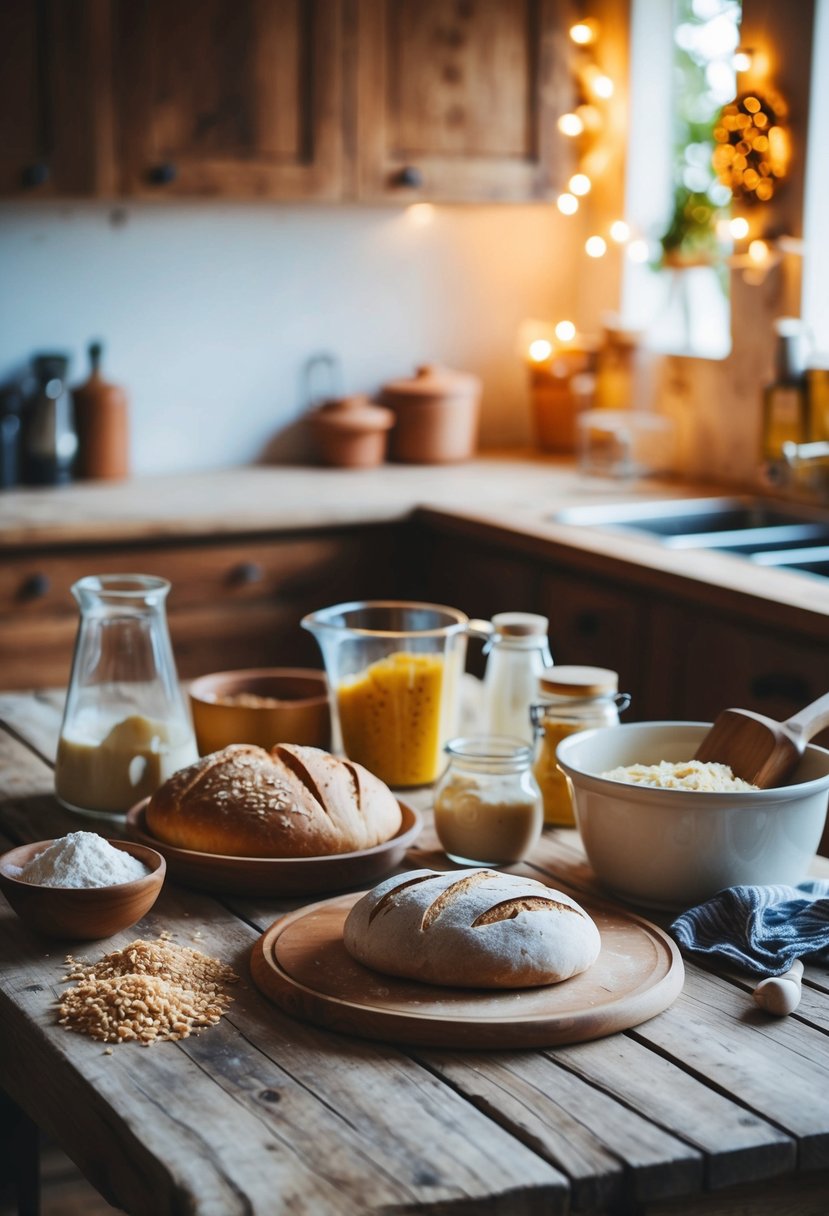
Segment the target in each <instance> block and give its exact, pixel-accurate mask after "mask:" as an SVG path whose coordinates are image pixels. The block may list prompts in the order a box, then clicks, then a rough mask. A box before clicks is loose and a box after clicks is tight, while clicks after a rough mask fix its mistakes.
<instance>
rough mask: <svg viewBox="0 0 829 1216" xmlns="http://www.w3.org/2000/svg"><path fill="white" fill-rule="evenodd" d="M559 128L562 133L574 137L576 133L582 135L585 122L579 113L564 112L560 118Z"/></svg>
mask: <svg viewBox="0 0 829 1216" xmlns="http://www.w3.org/2000/svg"><path fill="white" fill-rule="evenodd" d="M558 129H559V131H561V133H562V135H569V136H570V138H571V139H572V138H574V137H575V136H576V135H581V133H582V131H583V130H584V123H583V122H582V120H581V119H580V118H579V116H578V114H562V116H561V118H560V119H559V120H558Z"/></svg>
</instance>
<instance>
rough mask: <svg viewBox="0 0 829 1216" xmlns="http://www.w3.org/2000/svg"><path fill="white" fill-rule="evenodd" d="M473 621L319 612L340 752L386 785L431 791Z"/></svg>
mask: <svg viewBox="0 0 829 1216" xmlns="http://www.w3.org/2000/svg"><path fill="white" fill-rule="evenodd" d="M468 623H469V622H468V618H467V617H466V616H465V615H464V613H462V612H458V611H457V610H456V609H454V608H446V607H444V606H443V605H442V604H423V603H419V602H416V601H400V600H361V601H354V602H352V603H348V604H335V605H334V606H333V607H331V608H323V609H321V610H320V611H319V612H313V613H311V614H310V615H309V616H306V617H304V618H303V620H302V626H303V628H305V629H308V630H309V631H310V632H311V633H312V634H313V635H314V637H315V638H316V639H317V642H318V644H319V647H320V650H321V651H322V657H323V661H324V663H325V670H326V674H327V676H328V684H329V688H330V690H331V702H332V704H331V709H332V715H331V716H332V721H333V725H334V736H335V741H336V742H335V746H337V747H341V748H342V750H343V751H344V752H345V754H346V756H348V758H349V759H350V760H356V761H357V763H358V764H362V765H364V766H365V767H366V768H367V769H369V770H370V771H371V772H372V773H374V774H375V776H377V777H379V778H380V780H381V781H385V782H386V784H387V785H391V786H397V787H406V786H418V785H428V784H429V783H430V782H432V781H434V780H435V779H436V778H437V777H438V776H439V775H440V773H441V771H442V769H443V767H444V763H445V757H444V752H443V748H444V745H445V744H446V742H447V740H449V739H450V738H451V737H452V736H453V735H454V734H455V733H456V731H457V720H458V713H459V707H460V690H461V676H462V675H463V671H464V664H465V660H466V641H467V626H468Z"/></svg>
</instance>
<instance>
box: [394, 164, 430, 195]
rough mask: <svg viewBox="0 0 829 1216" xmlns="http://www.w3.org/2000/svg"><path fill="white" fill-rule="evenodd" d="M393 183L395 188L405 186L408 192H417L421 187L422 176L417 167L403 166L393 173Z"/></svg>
mask: <svg viewBox="0 0 829 1216" xmlns="http://www.w3.org/2000/svg"><path fill="white" fill-rule="evenodd" d="M393 183H394V185H395V186H405V187H408V188H409V189H410V190H417V189H419V188H420V186H422V185H423V174H422V173H421V171H420V169H418V167H417V165H404V166H403V168H402V169H400V170H398V172H397V173H395V175H394V178H393Z"/></svg>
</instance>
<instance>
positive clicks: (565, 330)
mask: <svg viewBox="0 0 829 1216" xmlns="http://www.w3.org/2000/svg"><path fill="white" fill-rule="evenodd" d="M575 336H576V327H575V325H574V324H573V322H572V321H559V323H558V325H557V326H556V337H557V338H558V340H559V342H572V341H573V339H574V338H575Z"/></svg>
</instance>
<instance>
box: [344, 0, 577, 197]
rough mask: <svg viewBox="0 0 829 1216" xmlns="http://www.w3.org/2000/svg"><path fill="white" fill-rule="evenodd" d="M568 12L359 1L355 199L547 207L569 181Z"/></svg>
mask: <svg viewBox="0 0 829 1216" xmlns="http://www.w3.org/2000/svg"><path fill="white" fill-rule="evenodd" d="M564 7H565V6H564V5H563V4H559V3H556V2H555V0H522V2H521V3H515V4H509V5H507V4H500V3H497V0H485V2H484V3H476V4H474V5H473V4H458V5H453V6H447V5H446V4H443V3H441V0H429V2H428V3H422V2H421V0H405V2H400V3H398V2H397V0H395V2H394V3H391V2H390V0H358V8H357V22H358V36H357V65H356V71H357V104H356V121H357V137H356V147H357V156H358V165H357V190H358V195H359V197H360V198H364V199H372V200H375V201H379V200H383V201H395V200H397V201H400V202H411V201H413V200H414V199H417V198H419V197H423V198H428V199H430V200H431V201H463V202H473V201H476V200H477V201H484V200H489V201H511V202H516V201H524V202H527V201H530V200H532V199H536V198H549V197H551V196H552V194H553V192H554V190H555V188H556V185H557V184H558V185H560V183H561V182H562V181H564V180H565V178H566V175H567V173H568V172H569V171H570V169H569V149H568V148H567V147H566V140H564V139H563V138H562V137H561V136H560V135H559V133H558V131H557V128H556V125H555V124H556V120H557V118H558V116H559V115H560V114H561V113H563V112H564V111H565V110H567V109H569V108H570V105H571V99H572V78H571V75H570V72H569V60H568V49H567V35H566V22H565V20H564V18H563V16H562V12H563V9H564ZM407 169H408V170H410V171H414V173H415V174H416V175H417V176H416V178H414V179H407V178H406V177H405V176H401V173H402V171H405V170H407Z"/></svg>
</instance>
